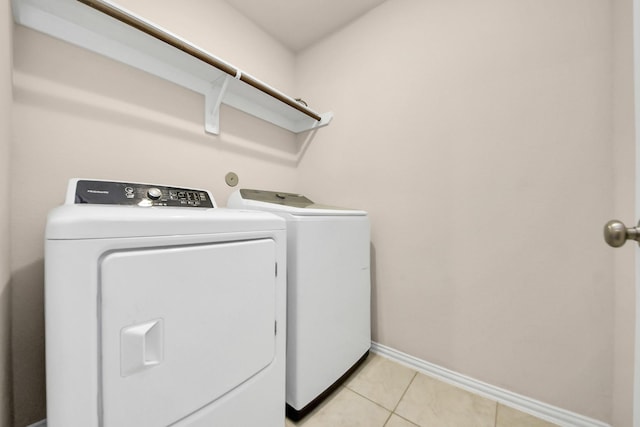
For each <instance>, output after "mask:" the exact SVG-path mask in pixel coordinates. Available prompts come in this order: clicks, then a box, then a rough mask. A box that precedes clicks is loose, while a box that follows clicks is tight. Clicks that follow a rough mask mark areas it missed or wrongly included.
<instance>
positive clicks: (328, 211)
mask: <svg viewBox="0 0 640 427" xmlns="http://www.w3.org/2000/svg"><path fill="white" fill-rule="evenodd" d="M228 205H229V207H233V208H249V209H258V210H266V211H273V212H287V213H290V214H292V215H301V216H304V215H309V216H314V215H315V216H320V215H326V216H334V215H345V216H347V215H349V216H363V215H367V212H365V211H362V210H356V209H347V208H340V207H337V206H329V205H321V204H318V203H314V202H313V201H312V200H311V199H309V198H308V197H306V196H303V195H302V194H296V193H285V192H281V191H278V192H276V191H265V190H250V189H245V188H243V189H240V190H238V191H236V192H234V193H233V194H232V195H231V197H230V198H229V202H228Z"/></svg>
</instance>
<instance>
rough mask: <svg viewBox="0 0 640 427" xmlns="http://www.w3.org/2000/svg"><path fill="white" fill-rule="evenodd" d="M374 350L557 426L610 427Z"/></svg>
mask: <svg viewBox="0 0 640 427" xmlns="http://www.w3.org/2000/svg"><path fill="white" fill-rule="evenodd" d="M371 351H373V352H374V353H377V354H379V355H381V356H384V357H386V358H388V359H391V360H393V361H395V362H398V363H400V364H402V365H405V366H408V367H410V368H412V369H415V370H416V371H418V372H421V373H423V374H425V375H428V376H430V377H433V378H436V379H438V380H440V381H443V382H446V383H448V384H451V385H453V386H456V387H459V388H461V389H464V390H467V391H470V392H471V393H475V394H478V395H480V396H483V397H486V398H488V399H491V400H494V401H497V402H498V403H501V404H503V405H505V406H509V407H511V408H514V409H517V410H519V411H522V412H526V413H527V414H530V415H533V416H534V417H537V418H540V419H543V420H545V421H549V422H551V423H554V424H557V425H559V426H561V427H611V426H610V425H609V424H606V423H603V422H602V421H598V420H594V419H592V418H588V417H585V416H583V415H580V414H576V413H575V412H570V411H567V410H565V409H562V408H558V407H555V406H552V405H549V404H547V403H543V402H540V401H538V400H534V399H531V398H529V397H526V396H522V395H520V394H516V393H513V392H510V391H508V390H504V389H502V388H500V387H496V386H493V385H491V384H487V383H484V382H482V381H478V380H476V379H473V378H470V377H467V376H466V375H462V374H459V373H457V372H454V371H451V370H449V369H446V368H443V367H441V366H438V365H434V364H433V363H429V362H426V361H424V360H421V359H418V358H417V357H413V356H410V355H408V354H405V353H402V352H401V351H398V350H395V349H393V348H390V347H387V346H384V345H382V344H378V343H376V342H372V343H371Z"/></svg>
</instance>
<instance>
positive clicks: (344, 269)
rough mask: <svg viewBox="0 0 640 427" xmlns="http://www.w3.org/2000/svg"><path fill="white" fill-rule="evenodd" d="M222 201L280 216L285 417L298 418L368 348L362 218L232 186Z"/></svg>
mask: <svg viewBox="0 0 640 427" xmlns="http://www.w3.org/2000/svg"><path fill="white" fill-rule="evenodd" d="M227 206H228V207H232V208H239V209H252V210H262V211H269V212H273V213H275V214H277V215H279V216H281V217H282V218H284V219H285V220H286V221H287V316H288V317H287V318H288V320H287V392H286V395H287V416H288V417H289V418H292V419H294V420H297V419H299V418H302V417H304V416H305V415H306V414H307V413H308V412H309V411H310V410H312V409H313V408H314V407H315V406H317V405H318V404H319V403H320V402H321V401H322V400H323V399H324V397H326V395H327V394H329V393H330V392H331V391H333V390H334V389H335V388H336V387H337V386H339V385H340V383H341V382H342V381H343V380H344V379H345V378H346V377H347V376H349V374H350V373H351V372H353V370H355V368H356V367H357V366H358V365H359V363H361V362H362V361H364V360H365V359H366V357H367V355H368V353H369V349H370V347H371V308H370V307H371V302H370V301H371V278H370V266H369V264H370V260H369V257H370V256H369V253H370V251H369V245H370V223H369V217H368V215H367V212H365V211H361V210H352V209H342V208H337V207H332V206H324V205H318V204H315V203H313V202H312V201H311V200H309V199H308V198H307V197H305V196H303V195H300V194H291V193H282V192H273V191H262V190H248V189H241V190H237V191H235V192H234V193H233V194H232V195H231V196H230V198H229V201H228V203H227Z"/></svg>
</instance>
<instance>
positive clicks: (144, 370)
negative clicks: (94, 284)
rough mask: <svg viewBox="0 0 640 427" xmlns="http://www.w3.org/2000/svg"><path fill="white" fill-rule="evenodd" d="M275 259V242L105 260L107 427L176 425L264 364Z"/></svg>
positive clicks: (270, 350) (270, 343)
mask: <svg viewBox="0 0 640 427" xmlns="http://www.w3.org/2000/svg"><path fill="white" fill-rule="evenodd" d="M275 259H276V246H275V242H274V241H273V240H271V239H260V240H253V241H243V242H229V243H215V244H206V245H196V246H184V247H172V248H163V249H144V250H132V251H122V252H114V253H110V254H108V255H106V256H105V257H103V258H102V261H101V265H100V279H101V280H100V295H101V302H100V303H101V304H100V306H101V313H100V316H101V319H100V320H101V344H102V349H101V352H102V373H101V378H100V380H101V383H102V387H101V390H102V393H101V394H102V396H101V397H102V399H101V400H102V412H103V424H102V425H103V426H105V427H124V426H136V427H142V426H161V425H170V424H172V423H175V422H176V421H178V420H180V419H182V418H184V417H186V416H188V415H190V414H192V413H194V412H196V411H198V410H199V409H201V408H203V407H204V406H206V405H208V404H210V403H211V402H213V401H215V400H216V399H217V398H219V397H220V396H222V395H223V394H225V393H227V392H228V391H229V390H231V389H233V388H235V387H237V386H238V385H240V384H241V383H242V382H244V381H245V380H247V379H248V378H250V377H251V376H253V375H255V374H256V373H257V372H259V371H261V370H262V369H264V368H265V367H266V366H268V365H269V364H270V363H271V361H272V360H273V358H274V353H275V332H274V324H275V310H276V307H275V283H276V281H275Z"/></svg>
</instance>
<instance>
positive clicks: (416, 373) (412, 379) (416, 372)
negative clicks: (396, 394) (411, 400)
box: [391, 371, 418, 414]
mask: <svg viewBox="0 0 640 427" xmlns="http://www.w3.org/2000/svg"><path fill="white" fill-rule="evenodd" d="M417 376H418V371H415V372H414V374H413V377H411V381H409V384H407V387H406V388H405V389H404V392H402V396H400V399H398V403H396V406H394V407H393V410H392V411H391V412H392V413H394V414H395V413H396V409H398V406H399V405H400V402H402V399H403V398H404V396H405V394H407V391H409V387H411V384H413V381H414V380H415V379H416V377H417Z"/></svg>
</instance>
